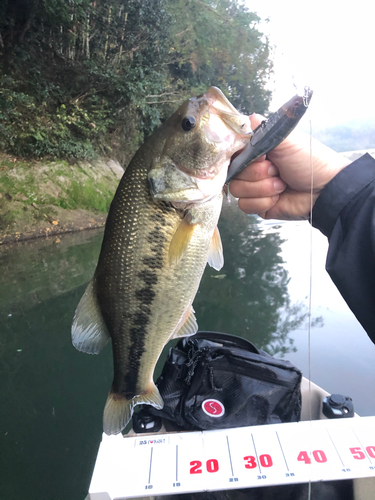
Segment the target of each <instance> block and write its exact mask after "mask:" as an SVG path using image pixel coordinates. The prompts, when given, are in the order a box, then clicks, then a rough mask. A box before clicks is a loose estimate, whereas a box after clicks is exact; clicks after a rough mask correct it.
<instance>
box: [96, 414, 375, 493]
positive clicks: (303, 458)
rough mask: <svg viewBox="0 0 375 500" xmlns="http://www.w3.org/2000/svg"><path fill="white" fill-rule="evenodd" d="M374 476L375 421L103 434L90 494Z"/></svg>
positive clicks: (184, 490)
mask: <svg viewBox="0 0 375 500" xmlns="http://www.w3.org/2000/svg"><path fill="white" fill-rule="evenodd" d="M371 476H375V417H356V418H347V419H341V420H339V419H337V420H315V421H311V422H310V421H308V422H297V423H289V424H273V425H263V426H254V427H239V428H235V429H220V430H215V431H203V432H182V433H169V434H153V435H144V436H142V435H139V434H138V435H137V436H134V437H125V438H123V437H122V435H121V434H120V435H118V436H106V435H105V434H103V440H102V442H101V445H100V448H99V452H98V456H97V460H96V464H95V469H94V473H93V477H92V481H91V485H90V489H89V493H90V495H91V496H90V498H93V499H95V498H96V496H95V493H96V494H98V493H100V492H102V493H104V492H106V493H107V496H106V498H110V499H117V498H133V497H139V496H147V495H161V494H177V493H187V492H193V491H206V490H207V491H210V490H227V489H236V488H248V487H257V486H267V485H268V486H271V485H281V484H291V483H305V482H309V481H313V482H314V481H328V480H336V479H349V478H361V477H371ZM98 498H99V496H98Z"/></svg>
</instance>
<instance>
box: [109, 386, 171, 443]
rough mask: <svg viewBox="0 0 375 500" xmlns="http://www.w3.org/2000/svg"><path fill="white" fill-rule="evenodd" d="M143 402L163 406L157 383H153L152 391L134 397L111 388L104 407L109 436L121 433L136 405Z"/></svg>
mask: <svg viewBox="0 0 375 500" xmlns="http://www.w3.org/2000/svg"><path fill="white" fill-rule="evenodd" d="M141 404H148V405H152V406H154V407H155V408H157V409H158V410H161V409H162V408H163V406H164V401H163V399H162V397H161V396H160V393H159V390H158V388H157V387H156V385H155V384H153V387H152V389H151V391H149V392H148V393H146V394H142V395H140V396H135V397H134V398H132V399H126V398H125V397H124V396H122V395H121V394H118V393H116V392H113V390H112V389H111V390H110V392H109V394H108V398H107V402H106V404H105V407H104V414H103V430H104V432H105V433H106V434H108V435H109V436H110V435H111V434H119V433H120V432H121V431H122V430H123V429H125V427H126V426H127V425H128V423H129V422H130V419H131V418H132V415H133V410H134V407H135V406H137V405H141Z"/></svg>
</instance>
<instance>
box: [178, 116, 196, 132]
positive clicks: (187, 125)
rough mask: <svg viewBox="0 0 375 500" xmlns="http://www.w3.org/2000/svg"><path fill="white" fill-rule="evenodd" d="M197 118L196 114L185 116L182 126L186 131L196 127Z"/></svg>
mask: <svg viewBox="0 0 375 500" xmlns="http://www.w3.org/2000/svg"><path fill="white" fill-rule="evenodd" d="M195 123H196V121H195V118H194V116H187V117H186V118H184V119H183V120H182V122H181V127H182V128H183V129H184V130H185V131H186V132H189V130H191V129H192V128H194V127H195Z"/></svg>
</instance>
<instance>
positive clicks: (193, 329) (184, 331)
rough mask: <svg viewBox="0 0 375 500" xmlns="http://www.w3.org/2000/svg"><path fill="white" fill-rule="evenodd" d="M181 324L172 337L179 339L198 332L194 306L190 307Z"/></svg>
mask: <svg viewBox="0 0 375 500" xmlns="http://www.w3.org/2000/svg"><path fill="white" fill-rule="evenodd" d="M180 325H181V326H180ZM180 325H178V326H177V328H176V330H175V332H174V334H173V336H172V339H178V338H179V337H189V336H190V335H194V334H195V333H197V331H198V323H197V320H196V318H195V314H194V309H193V306H190V307H189V309H188V310H187V312H186V314H185V317H184V318H183V319H182V321H181V323H180Z"/></svg>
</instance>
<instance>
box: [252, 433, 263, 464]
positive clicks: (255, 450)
mask: <svg viewBox="0 0 375 500" xmlns="http://www.w3.org/2000/svg"><path fill="white" fill-rule="evenodd" d="M251 439H252V440H253V446H254V453H255V456H256V459H257V464H258V469H259V473H260V474H262V469H261V468H260V463H259V460H258V453H257V449H256V447H255V442H254V436H253V433H251Z"/></svg>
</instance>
